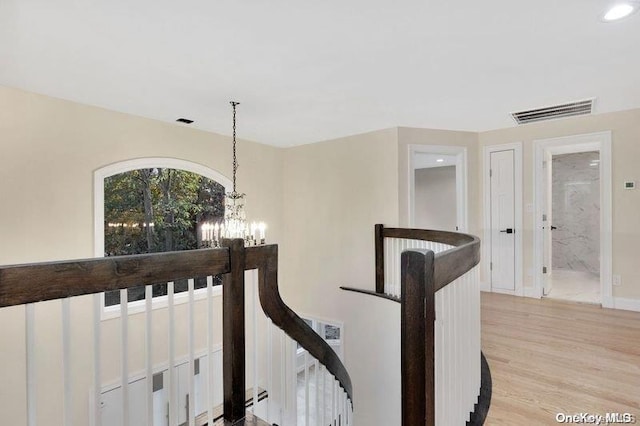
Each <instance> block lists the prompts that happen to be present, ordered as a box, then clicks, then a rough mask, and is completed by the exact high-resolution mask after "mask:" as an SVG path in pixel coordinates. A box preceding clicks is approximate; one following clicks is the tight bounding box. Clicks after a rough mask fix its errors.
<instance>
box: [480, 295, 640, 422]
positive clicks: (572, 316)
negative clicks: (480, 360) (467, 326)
mask: <svg viewBox="0 0 640 426" xmlns="http://www.w3.org/2000/svg"><path fill="white" fill-rule="evenodd" d="M639 339H640V312H631V311H623V310H616V309H603V308H600V307H599V306H594V305H588V304H584V303H570V302H563V301H558V300H550V299H542V300H537V299H530V298H526V297H515V296H508V295H502V294H496V293H482V350H483V352H484V354H485V356H486V358H487V361H488V363H489V367H490V368H491V376H492V380H493V395H492V398H491V406H490V408H489V414H488V416H487V419H486V422H485V425H487V426H492V425H508V426H528V425H557V424H558V423H557V422H556V416H557V415H558V413H564V414H577V413H593V414H602V415H604V414H606V413H615V412H618V413H631V414H633V415H634V417H635V419H636V422H638V421H640V399H639V398H638V395H640V367H639V366H640V345H638V341H639Z"/></svg>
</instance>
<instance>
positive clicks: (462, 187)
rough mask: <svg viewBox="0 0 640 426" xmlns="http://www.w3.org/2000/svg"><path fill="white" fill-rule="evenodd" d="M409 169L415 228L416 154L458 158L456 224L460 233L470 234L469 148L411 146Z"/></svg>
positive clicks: (411, 218) (411, 215)
mask: <svg viewBox="0 0 640 426" xmlns="http://www.w3.org/2000/svg"><path fill="white" fill-rule="evenodd" d="M408 151H409V152H408V154H409V167H408V169H407V170H408V174H407V181H408V183H409V200H408V201H409V214H408V216H409V222H408V223H409V227H414V226H415V212H414V209H415V191H416V185H415V171H416V167H415V161H414V156H415V155H416V154H442V155H455V156H456V222H457V226H458V232H468V229H469V223H468V212H467V211H468V209H467V205H468V202H467V194H468V192H467V191H468V190H467V187H468V184H467V176H468V175H469V174H468V169H467V167H468V165H467V148H466V147H464V146H454V145H418V144H410V145H409V150H408Z"/></svg>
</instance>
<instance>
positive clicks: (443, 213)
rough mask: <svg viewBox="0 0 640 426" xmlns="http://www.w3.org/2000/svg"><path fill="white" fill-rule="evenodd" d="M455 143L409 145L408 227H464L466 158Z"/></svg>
mask: <svg viewBox="0 0 640 426" xmlns="http://www.w3.org/2000/svg"><path fill="white" fill-rule="evenodd" d="M466 152H467V150H466V148H464V147H458V146H438V145H410V146H409V165H410V167H409V176H408V177H409V226H411V227H416V228H422V229H437V230H444V231H462V232H464V231H466V229H467V207H466V204H467V199H466V197H467V195H466V191H467V181H466V176H467V170H466V167H467V157H466Z"/></svg>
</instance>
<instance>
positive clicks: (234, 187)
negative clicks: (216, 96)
mask: <svg viewBox="0 0 640 426" xmlns="http://www.w3.org/2000/svg"><path fill="white" fill-rule="evenodd" d="M230 103H231V106H232V107H233V193H234V194H235V193H236V172H237V171H238V158H237V156H236V106H237V105H240V102H235V101H231V102H230Z"/></svg>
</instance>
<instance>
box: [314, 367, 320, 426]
mask: <svg viewBox="0 0 640 426" xmlns="http://www.w3.org/2000/svg"><path fill="white" fill-rule="evenodd" d="M319 366H320V363H319V362H318V360H317V359H316V360H315V361H314V362H313V374H314V380H315V383H314V385H315V400H316V414H315V424H316V426H318V425H319V424H320V388H319V386H320V383H319V382H320V378H319V377H318V376H319V375H320V373H319V372H318V369H319Z"/></svg>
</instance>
